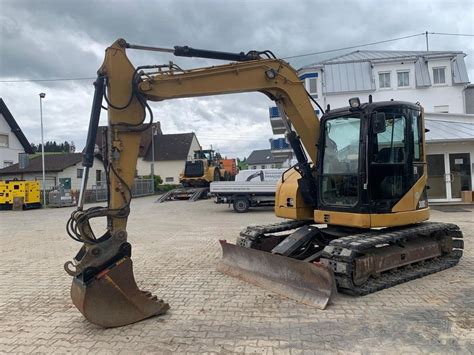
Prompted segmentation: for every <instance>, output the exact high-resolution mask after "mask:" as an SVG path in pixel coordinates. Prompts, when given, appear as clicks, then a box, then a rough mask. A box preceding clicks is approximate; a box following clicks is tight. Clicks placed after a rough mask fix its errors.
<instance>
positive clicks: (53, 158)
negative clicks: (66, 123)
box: [0, 153, 105, 190]
mask: <svg viewBox="0 0 474 355" xmlns="http://www.w3.org/2000/svg"><path fill="white" fill-rule="evenodd" d="M44 158H45V185H46V189H50V188H51V187H54V186H59V185H63V186H64V188H65V189H70V190H80V188H81V181H82V175H83V172H84V168H83V167H82V153H49V154H45V157H44ZM42 171H43V170H42V162H41V155H40V154H38V155H36V156H34V157H32V158H30V159H29V162H28V164H27V165H26V167H24V168H20V166H19V164H13V165H11V166H9V167H6V168H3V169H0V179H1V180H12V179H19V180H36V181H39V182H40V185H42V179H43V175H42ZM104 181H105V171H104V168H103V165H102V162H101V161H100V160H99V159H97V158H94V166H93V167H92V169H91V170H90V171H89V179H88V181H87V189H92V187H93V186H94V185H97V184H98V183H99V184H100V183H103V182H104ZM41 188H43V187H42V186H41Z"/></svg>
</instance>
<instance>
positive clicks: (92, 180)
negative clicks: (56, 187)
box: [57, 158, 106, 190]
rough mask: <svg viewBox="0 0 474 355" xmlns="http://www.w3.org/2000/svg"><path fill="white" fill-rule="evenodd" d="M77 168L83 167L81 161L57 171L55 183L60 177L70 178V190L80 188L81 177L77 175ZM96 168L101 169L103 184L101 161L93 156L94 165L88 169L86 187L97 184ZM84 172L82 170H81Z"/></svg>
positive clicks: (102, 174)
mask: <svg viewBox="0 0 474 355" xmlns="http://www.w3.org/2000/svg"><path fill="white" fill-rule="evenodd" d="M77 169H84V167H83V166H82V163H81V162H79V163H77V164H76V165H73V166H70V167H68V168H66V169H64V170H63V171H61V172H58V173H57V179H58V181H57V183H59V179H61V178H71V190H80V189H81V183H82V178H78V177H77ZM96 170H100V171H101V177H102V182H103V184H105V182H106V180H105V171H104V166H103V164H102V162H101V161H100V160H99V159H96V158H94V165H93V166H92V168H90V169H89V178H88V179H87V189H91V188H92V187H93V186H94V185H97V180H96ZM83 172H84V170H83Z"/></svg>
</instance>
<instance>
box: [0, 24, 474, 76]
mask: <svg viewBox="0 0 474 355" xmlns="http://www.w3.org/2000/svg"><path fill="white" fill-rule="evenodd" d="M427 34H429V35H440V36H460V37H474V34H470V33H446V32H422V33H416V34H412V35H408V36H403V37H397V38H390V39H386V40H383V41H376V42H370V43H363V44H358V45H354V46H348V47H341V48H335V49H328V50H325V51H319V52H312V53H305V54H298V55H292V56H287V57H281V59H293V58H301V57H309V56H313V55H319V54H326V53H333V52H339V51H344V50H348V49H355V48H360V47H368V46H374V45H376V44H381V43H388V42H394V41H399V40H402V39H408V38H413V37H419V36H426V35H427ZM95 79H96V78H95V77H90V78H89V77H82V78H81V77H80V78H53V79H18V80H0V83H27V82H48V81H76V80H95Z"/></svg>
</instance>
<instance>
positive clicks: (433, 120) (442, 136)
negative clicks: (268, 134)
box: [270, 51, 474, 202]
mask: <svg viewBox="0 0 474 355" xmlns="http://www.w3.org/2000/svg"><path fill="white" fill-rule="evenodd" d="M465 56H466V55H465V54H464V53H463V52H453V51H436V52H435V51H355V52H352V53H349V54H345V55H342V56H339V57H336V58H332V59H328V60H325V61H322V62H319V63H314V64H310V65H307V66H304V67H303V68H301V69H300V70H299V75H300V79H301V80H303V81H304V83H305V86H306V89H307V90H308V92H309V93H310V94H311V96H312V97H313V98H315V99H316V100H317V101H318V102H319V104H320V105H321V106H322V107H323V108H324V109H326V108H327V106H328V105H329V106H330V107H331V108H333V109H334V108H339V107H345V106H348V101H349V99H350V98H352V97H356V96H357V97H359V98H360V100H361V102H367V101H368V96H369V95H372V99H373V101H389V100H392V99H393V100H397V101H408V102H419V103H420V104H421V105H422V106H423V107H424V109H425V118H426V121H425V126H426V128H427V129H428V130H429V132H427V133H426V143H427V151H426V153H427V161H428V186H429V187H430V189H429V190H428V194H429V197H430V200H431V201H439V202H450V201H460V200H461V191H466V190H467V191H471V190H472V189H473V186H474V173H473V169H474V167H473V166H474V164H473V163H474V115H473V113H474V112H473V111H474V88H473V86H472V85H468V84H469V78H468V74H467V70H466V65H465V63H464V57H465ZM277 111H278V110H277V109H276V108H270V120H271V122H272V127H273V129H274V132H275V133H281V129H282V127H280V126H281V124H280V123H279V122H278V119H279V117H278V116H279V113H278V112H277ZM315 111H316V113H317V114H319V115H320V114H321V113H320V112H319V109H318V108H317V107H315Z"/></svg>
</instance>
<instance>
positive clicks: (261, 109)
mask: <svg viewBox="0 0 474 355" xmlns="http://www.w3.org/2000/svg"><path fill="white" fill-rule="evenodd" d="M1 3H2V12H1V14H0V51H1V56H0V78H2V79H3V80H5V79H7V78H9V79H14V78H19V79H27V78H58V77H93V76H95V73H96V70H97V69H98V67H99V66H100V64H101V62H102V58H103V53H104V49H105V48H106V46H108V45H110V44H111V43H112V42H113V41H114V40H115V39H117V38H119V37H123V38H125V39H127V40H128V41H129V42H131V43H136V44H146V45H152V46H153V45H155V46H163V47H172V46H174V45H189V46H192V47H196V48H207V49H214V50H225V51H236V52H238V51H247V50H250V49H270V50H272V51H273V52H274V53H275V54H276V55H277V56H280V57H285V56H290V55H296V54H303V53H311V52H317V51H321V50H327V49H333V48H340V47H346V46H351V45H354V44H360V43H368V42H372V41H378V40H383V39H387V38H394V37H401V36H406V35H410V34H413V33H421V32H423V31H425V30H428V31H436V32H461V33H473V32H474V25H473V24H474V15H473V13H474V3H473V2H472V0H461V1H448V2H446V1H442V0H426V1H417V2H414V1H408V0H402V1H397V2H388V1H387V2H380V1H376V0H371V1H369V0H367V1H330V0H324V1H309V0H306V1H294V2H288V1H282V0H264V1H251V0H245V1H220V0H201V1H191V0H181V1H176V0H175V1H171V0H166V1H148V0H136V1H110V0H109V1H105V0H104V1H80V2H78V1H63V0H42V1H27V0H2V2H1ZM364 49H399V50H411V49H413V50H424V49H425V42H424V38H423V37H421V36H420V37H415V38H411V39H407V40H403V41H397V42H391V43H386V44H381V45H377V46H373V47H366V48H364ZM430 49H432V50H462V51H464V52H465V53H467V54H468V57H467V58H466V63H467V66H468V70H469V75H470V77H471V79H472V78H474V44H473V40H472V37H443V36H431V37H430ZM343 53H344V52H334V53H329V54H325V55H318V56H310V57H301V58H295V59H291V60H290V62H291V64H292V65H293V66H295V67H297V68H298V67H301V66H303V65H307V64H309V63H313V62H316V61H319V60H322V59H325V58H329V57H333V56H336V55H340V54H343ZM129 54H130V58H131V60H132V62H133V63H134V64H135V65H140V64H151V63H152V64H156V63H166V62H168V61H169V60H172V61H174V62H176V63H178V64H179V65H180V66H182V67H183V68H185V69H186V68H192V67H197V66H207V65H216V63H217V64H219V63H218V62H215V61H210V60H203V59H189V58H176V57H172V56H170V55H167V54H160V53H156V52H153V53H150V52H142V51H129ZM40 91H46V92H47V100H46V101H45V110H47V111H49V112H48V115H47V117H45V120H46V121H47V122H46V123H47V128H48V129H47V131H46V132H47V134H48V139H58V140H59V139H61V140H64V139H68V140H74V141H75V142H76V144H77V145H78V146H80V145H81V144H83V142H84V140H85V135H86V134H85V131H86V129H87V125H88V123H87V122H88V117H89V111H90V103H91V100H92V94H93V88H92V86H91V82H90V81H76V82H40V83H16V84H7V83H0V96H1V97H3V98H4V100H5V101H6V103H7V105H8V106H9V107H10V109H11V111H12V112H13V114H14V115H15V117H16V118H17V120H18V121H19V123H20V125H21V126H22V127H23V128H24V130H25V132H26V134H27V136H28V138H29V139H30V140H32V141H36V142H37V141H38V139H39V132H38V96H37V95H38V93H39V92H40ZM270 105H271V102H270V101H269V100H268V99H267V98H265V97H264V96H263V95H260V94H245V95H226V96H219V97H209V98H199V99H187V100H176V101H170V102H163V103H154V104H152V107H153V108H154V109H155V111H156V112H155V114H156V117H157V119H159V120H160V121H162V123H163V127H164V128H165V132H166V131H169V132H177V131H191V130H194V131H196V132H197V133H198V137H199V136H201V137H203V138H201V139H200V140H201V142H202V143H204V144H213V146H218V147H219V149H221V150H222V151H223V152H226V154H227V152H233V153H235V154H242V155H244V154H248V152H249V151H250V150H251V149H252V148H257V147H261V148H265V147H266V146H268V142H267V139H268V138H270V137H271V129H270V125H269V122H268V111H267V110H268V106H270ZM104 114H105V113H104ZM53 116H54V117H53ZM104 122H105V117H104ZM229 132H230V133H229ZM226 139H227V141H226ZM228 154H230V153H228Z"/></svg>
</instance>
